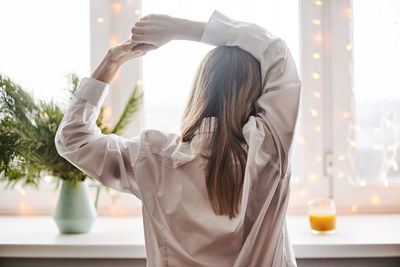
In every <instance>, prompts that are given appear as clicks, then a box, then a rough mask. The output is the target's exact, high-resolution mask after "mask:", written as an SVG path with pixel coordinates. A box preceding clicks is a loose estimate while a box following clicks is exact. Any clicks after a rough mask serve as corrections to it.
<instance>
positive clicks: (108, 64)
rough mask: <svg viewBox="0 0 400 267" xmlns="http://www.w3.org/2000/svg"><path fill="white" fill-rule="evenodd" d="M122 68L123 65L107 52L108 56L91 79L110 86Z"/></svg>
mask: <svg viewBox="0 0 400 267" xmlns="http://www.w3.org/2000/svg"><path fill="white" fill-rule="evenodd" d="M120 66H121V63H120V62H117V61H115V60H113V59H112V58H111V55H110V52H107V54H106V56H105V57H104V58H103V60H102V61H101V62H100V64H99V65H98V66H97V68H96V70H95V71H94V72H93V73H92V75H91V76H90V77H91V78H93V79H96V80H99V81H101V82H105V83H108V84H110V83H111V81H112V80H113V78H114V76H115V74H116V73H117V71H118V69H119V67H120Z"/></svg>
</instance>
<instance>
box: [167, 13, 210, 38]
mask: <svg viewBox="0 0 400 267" xmlns="http://www.w3.org/2000/svg"><path fill="white" fill-rule="evenodd" d="M176 25H177V27H176V33H175V36H174V39H176V40H190V41H197V42H200V41H201V37H202V36H203V32H204V29H205V27H206V25H207V23H206V22H200V21H192V20H187V19H180V18H176Z"/></svg>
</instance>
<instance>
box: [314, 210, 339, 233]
mask: <svg viewBox="0 0 400 267" xmlns="http://www.w3.org/2000/svg"><path fill="white" fill-rule="evenodd" d="M309 217H310V225H311V229H313V230H316V231H331V230H334V229H335V228H336V214H309Z"/></svg>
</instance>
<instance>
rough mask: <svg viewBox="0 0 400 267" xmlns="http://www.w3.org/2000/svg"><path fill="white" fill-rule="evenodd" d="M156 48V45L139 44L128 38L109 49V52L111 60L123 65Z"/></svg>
mask: <svg viewBox="0 0 400 267" xmlns="http://www.w3.org/2000/svg"><path fill="white" fill-rule="evenodd" d="M133 48H135V49H133ZM154 49H156V47H155V46H154V45H151V44H138V43H136V42H134V41H133V40H130V39H128V40H125V41H124V42H122V43H120V44H117V45H114V46H113V47H111V48H110V49H109V51H108V54H109V57H110V60H111V61H113V62H116V63H117V64H120V65H122V64H123V63H124V62H126V61H128V60H131V59H133V58H137V57H140V56H144V55H145V54H146V53H147V52H148V51H150V50H154Z"/></svg>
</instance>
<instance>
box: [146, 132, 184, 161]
mask: <svg viewBox="0 0 400 267" xmlns="http://www.w3.org/2000/svg"><path fill="white" fill-rule="evenodd" d="M140 137H141V143H142V145H143V146H145V147H147V148H149V149H150V150H151V152H153V153H156V154H160V155H165V154H168V151H173V150H175V148H176V147H177V146H179V145H180V144H181V137H180V136H179V135H177V134H176V133H171V132H164V131H161V130H154V129H148V130H143V131H142V132H141V134H140Z"/></svg>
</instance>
